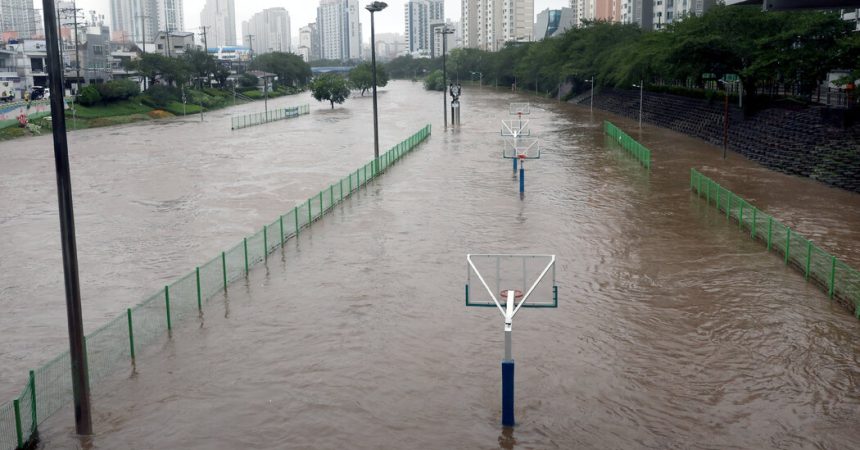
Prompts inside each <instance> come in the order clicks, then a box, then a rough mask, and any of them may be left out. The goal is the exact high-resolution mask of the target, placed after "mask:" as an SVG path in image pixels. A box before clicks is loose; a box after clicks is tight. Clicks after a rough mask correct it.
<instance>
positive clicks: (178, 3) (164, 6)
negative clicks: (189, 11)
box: [110, 0, 185, 43]
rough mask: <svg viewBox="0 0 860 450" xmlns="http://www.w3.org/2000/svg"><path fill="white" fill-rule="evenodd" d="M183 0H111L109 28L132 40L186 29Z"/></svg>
mask: <svg viewBox="0 0 860 450" xmlns="http://www.w3.org/2000/svg"><path fill="white" fill-rule="evenodd" d="M182 11H183V9H182V0H110V18H111V30H112V31H113V32H116V33H119V34H121V35H123V36H125V37H126V38H127V39H130V40H133V41H134V42H140V43H142V42H144V38H145V41H146V42H153V41H154V39H155V36H156V35H157V34H158V32H159V31H166V30H169V31H182V30H184V29H185V18H184V16H183V12H182Z"/></svg>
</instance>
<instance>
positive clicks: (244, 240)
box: [242, 238, 248, 277]
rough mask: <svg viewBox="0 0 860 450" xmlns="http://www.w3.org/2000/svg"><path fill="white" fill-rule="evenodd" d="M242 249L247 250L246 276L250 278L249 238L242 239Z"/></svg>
mask: <svg viewBox="0 0 860 450" xmlns="http://www.w3.org/2000/svg"><path fill="white" fill-rule="evenodd" d="M242 248H243V249H244V250H245V276H246V277H247V276H248V238H242Z"/></svg>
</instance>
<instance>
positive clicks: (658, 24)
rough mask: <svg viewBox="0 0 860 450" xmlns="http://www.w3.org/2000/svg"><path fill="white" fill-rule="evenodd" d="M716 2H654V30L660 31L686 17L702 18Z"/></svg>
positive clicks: (669, 0)
mask: <svg viewBox="0 0 860 450" xmlns="http://www.w3.org/2000/svg"><path fill="white" fill-rule="evenodd" d="M715 4H716V0H654V29H655V30H660V29H663V28H665V27H666V25H669V24H670V23H672V22H677V21H678V20H682V19H683V18H684V17H686V16H701V15H702V14H704V13H705V11H707V10H709V9H710V8H711V7H713V6H714V5H715Z"/></svg>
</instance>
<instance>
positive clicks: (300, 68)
mask: <svg viewBox="0 0 860 450" xmlns="http://www.w3.org/2000/svg"><path fill="white" fill-rule="evenodd" d="M250 67H251V69H252V70H262V71H265V72H270V73H274V74H275V75H277V76H278V80H277V81H276V82H275V84H278V85H280V86H284V87H288V86H292V87H296V86H304V85H305V84H307V82H308V80H310V78H311V75H312V74H311V66H309V65H308V63H306V62H305V61H304V60H303V59H302V57H301V56H299V55H296V54H293V53H284V52H272V53H264V54H262V55H259V56H257V57H255V58H254V61H253V62H251V66H250Z"/></svg>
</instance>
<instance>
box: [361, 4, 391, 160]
mask: <svg viewBox="0 0 860 450" xmlns="http://www.w3.org/2000/svg"><path fill="white" fill-rule="evenodd" d="M387 6H388V3H385V2H373V3H371V4H369V5H367V6H365V7H364V9H366V10H368V11H370V65H371V70H370V72H371V74H372V79H371V85H372V87H373V161H374V162H373V164H374V166H375V167H374V168H375V170H376V172H379V118H378V116H377V114H378V112H377V109H376V29H375V28H374V23H373V13H376V12H379V11H382V10H383V9H385V8H386V7H387Z"/></svg>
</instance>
